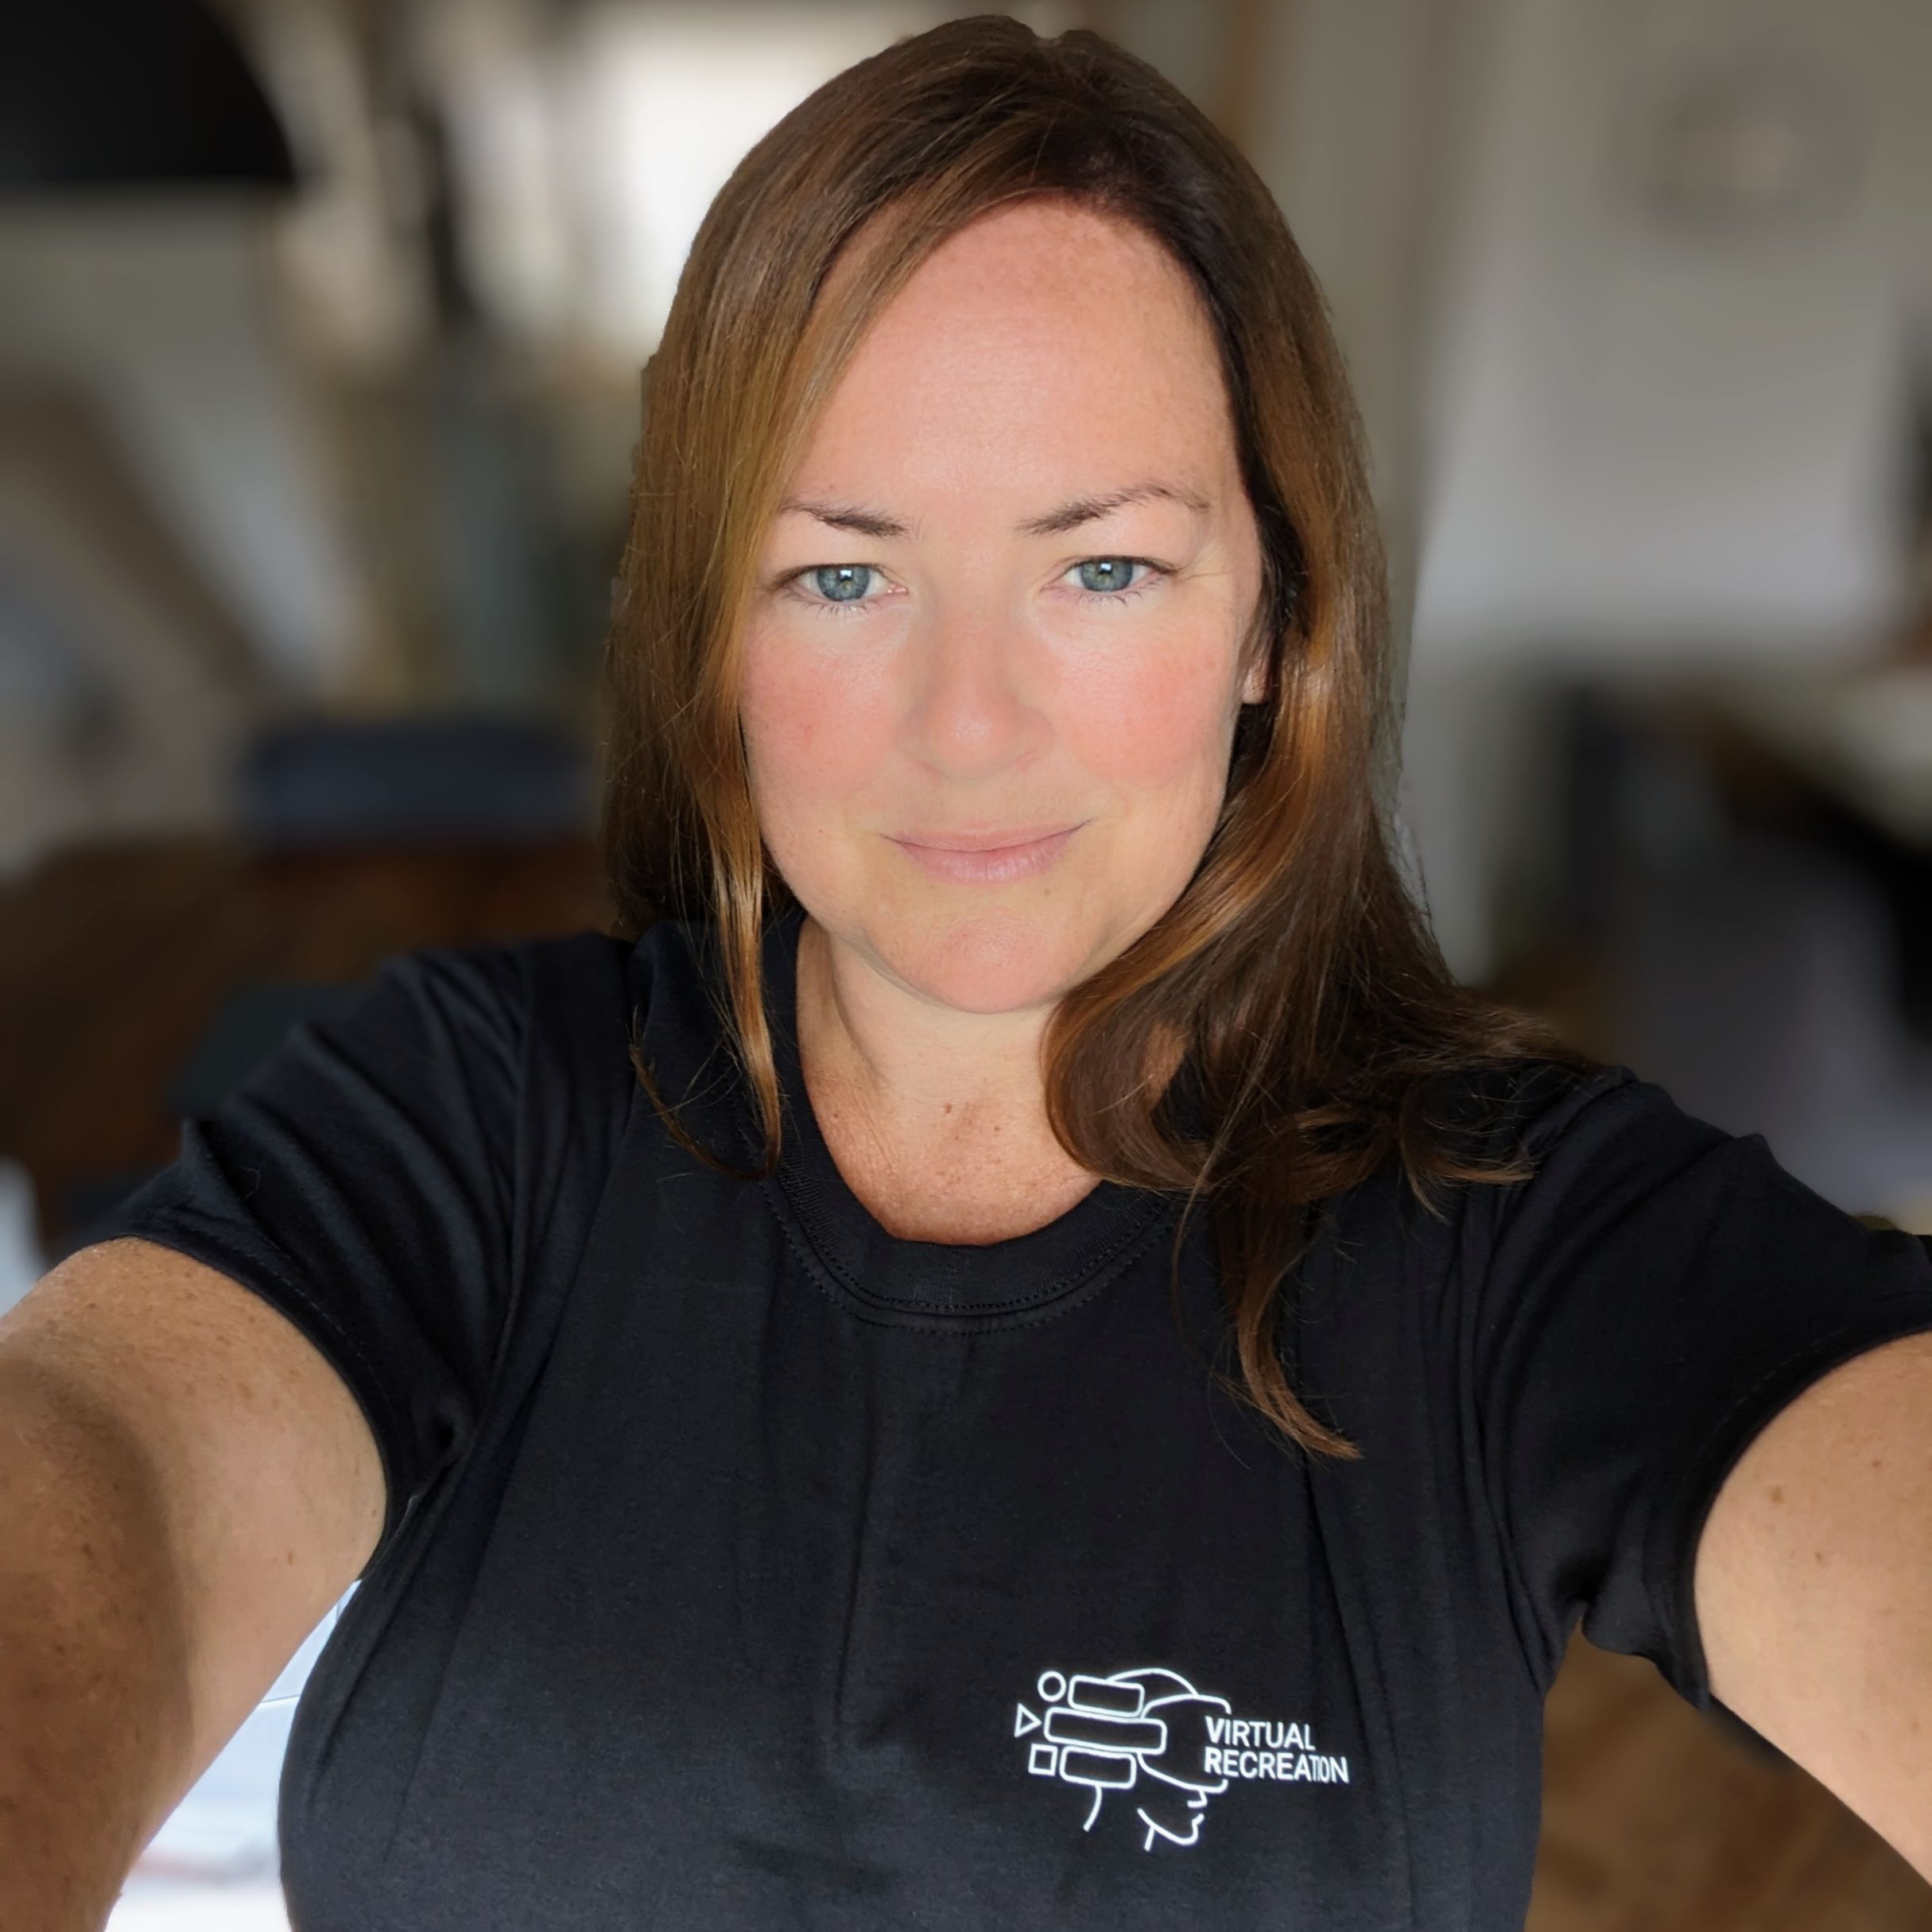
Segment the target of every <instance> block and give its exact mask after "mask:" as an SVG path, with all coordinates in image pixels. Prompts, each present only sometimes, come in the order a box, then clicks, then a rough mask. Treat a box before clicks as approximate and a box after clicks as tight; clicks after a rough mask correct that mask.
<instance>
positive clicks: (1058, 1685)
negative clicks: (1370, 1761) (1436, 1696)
mask: <svg viewBox="0 0 1932 1932" xmlns="http://www.w3.org/2000/svg"><path fill="white" fill-rule="evenodd" d="M1035 1688H1036V1690H1038V1694H1039V1697H1040V1701H1041V1702H1042V1704H1043V1705H1045V1706H1046V1709H1045V1710H1044V1711H1034V1710H1031V1709H1029V1708H1028V1707H1027V1706H1026V1705H1025V1704H1023V1703H1022V1704H1021V1705H1018V1706H1017V1707H1016V1708H1015V1709H1014V1717H1013V1735H1014V1736H1015V1737H1026V1736H1031V1735H1032V1734H1033V1733H1034V1732H1038V1733H1039V1735H1038V1736H1037V1737H1034V1741H1033V1743H1032V1744H1030V1746H1029V1747H1028V1748H1027V1754H1026V1768H1027V1770H1028V1771H1030V1772H1032V1774H1033V1775H1034V1776H1035V1777H1036V1778H1057V1779H1060V1780H1061V1782H1063V1783H1067V1784H1079V1785H1084V1786H1086V1787H1088V1789H1089V1790H1092V1793H1093V1802H1092V1804H1091V1805H1090V1806H1088V1809H1087V1818H1086V1821H1085V1823H1084V1824H1083V1825H1081V1827H1080V1829H1082V1830H1083V1831H1092V1829H1093V1826H1094V1821H1095V1820H1096V1819H1097V1818H1099V1817H1100V1807H1101V1805H1102V1803H1103V1802H1104V1800H1105V1798H1106V1796H1107V1794H1108V1792H1109V1791H1133V1792H1135V1793H1136V1794H1137V1795H1138V1798H1139V1802H1138V1803H1137V1804H1136V1805H1135V1811H1134V1815H1135V1817H1136V1818H1139V1820H1140V1821H1141V1824H1142V1825H1143V1826H1144V1827H1145V1829H1146V1836H1145V1837H1143V1839H1142V1841H1141V1849H1142V1850H1143V1851H1144V1852H1150V1851H1152V1850H1153V1849H1154V1840H1155V1839H1156V1838H1165V1839H1166V1841H1168V1842H1169V1843H1170V1845H1193V1844H1195V1843H1196V1842H1197V1841H1198V1840H1199V1838H1200V1837H1201V1818H1202V1817H1203V1816H1204V1815H1205V1812H1206V1810H1207V1806H1208V1799H1209V1798H1212V1797H1213V1796H1215V1795H1216V1794H1218V1793H1220V1792H1222V1791H1224V1790H1227V1789H1228V1784H1229V1783H1230V1782H1231V1781H1232V1779H1237V1778H1240V1779H1273V1780H1276V1781H1278V1782H1280V1783H1301V1782H1306V1783H1313V1784H1346V1783H1348V1759H1346V1758H1345V1757H1333V1756H1327V1755H1321V1754H1319V1753H1317V1752H1315V1751H1314V1750H1313V1740H1312V1739H1311V1737H1310V1736H1309V1728H1308V1726H1307V1725H1306V1724H1282V1723H1280V1722H1278V1721H1274V1720H1273V1719H1264V1718H1255V1717H1234V1716H1233V1715H1232V1713H1231V1711H1230V1707H1229V1705H1228V1700H1227V1699H1226V1698H1225V1697H1212V1696H1210V1695H1208V1694H1207V1693H1205V1692H1202V1691H1198V1690H1196V1689H1195V1688H1194V1686H1193V1685H1192V1684H1190V1683H1189V1682H1188V1681H1187V1679H1186V1678H1184V1677H1182V1676H1181V1674H1180V1673H1179V1672H1178V1671H1175V1670H1166V1669H1164V1668H1163V1667H1162V1666H1160V1665H1158V1664H1155V1665H1150V1666H1148V1667H1147V1668H1146V1669H1144V1670H1116V1671H1115V1672H1114V1674H1112V1675H1111V1677H1084V1676H1078V1675H1076V1676H1073V1677H1070V1678H1069V1676H1067V1675H1066V1674H1065V1673H1064V1672H1062V1671H1059V1670H1042V1672H1041V1673H1040V1677H1039V1682H1038V1684H1037V1686H1035ZM1143 1780H1151V1782H1146V1783H1143Z"/></svg>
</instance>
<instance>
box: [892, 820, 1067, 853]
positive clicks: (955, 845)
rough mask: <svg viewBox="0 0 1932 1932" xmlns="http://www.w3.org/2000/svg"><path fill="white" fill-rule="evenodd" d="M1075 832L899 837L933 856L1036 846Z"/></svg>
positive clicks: (1024, 828) (1047, 829) (1059, 828)
mask: <svg viewBox="0 0 1932 1932" xmlns="http://www.w3.org/2000/svg"><path fill="white" fill-rule="evenodd" d="M1072 829H1073V828H1072V827H1071V826H1069V825H1016V826H1012V827H1010V828H1007V830H1005V831H1003V832H902V833H900V834H898V840H899V843H900V844H902V845H923V846H925V848H927V850H928V851H930V852H1003V851H1005V850H1006V849H1007V847H1009V846H1013V845H1034V844H1038V842H1039V841H1040V840H1042V839H1050V838H1052V837H1053V836H1055V835H1056V834H1057V833H1059V832H1069V831H1071V830H1072Z"/></svg>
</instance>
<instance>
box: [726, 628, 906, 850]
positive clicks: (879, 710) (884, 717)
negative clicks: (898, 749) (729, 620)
mask: <svg viewBox="0 0 1932 1932" xmlns="http://www.w3.org/2000/svg"><path fill="white" fill-rule="evenodd" d="M741 715H742V716H743V720H744V731H745V747H746V752H747V756H748V758H750V761H751V783H752V788H753V790H754V792H755V793H756V795H757V803H758V810H759V813H760V814H761V816H763V815H764V814H765V813H766V812H767V811H769V813H770V815H771V817H772V818H774V819H778V818H782V817H786V816H790V815H796V814H799V813H805V812H809V811H810V809H812V807H813V805H814V804H816V803H817V802H820V801H828V800H832V799H836V798H839V797H844V796H846V795H847V794H848V793H852V792H853V791H855V790H857V789H859V788H860V787H861V786H863V784H864V783H865V782H866V781H867V778H869V777H870V776H871V775H872V774H875V773H876V772H877V770H878V769H879V762H880V760H881V759H882V758H883V757H884V756H885V751H886V743H887V740H888V739H889V737H890V730H891V724H890V717H891V713H890V696H889V693H888V692H886V690H885V689H884V688H883V685H881V684H880V682H879V680H877V679H876V678H868V677H865V676H863V675H862V674H859V673H857V672H856V671H854V672H852V673H848V674H845V675H840V674H839V673H836V672H835V671H833V670H832V668H831V667H830V666H829V665H828V664H827V663H826V661H824V659H823V658H817V657H815V656H809V655H808V654H805V653H803V652H799V653H796V654H793V661H791V662H789V663H788V662H787V661H786V654H785V653H784V651H783V650H782V649H781V648H778V647H776V646H774V647H772V648H763V647H762V646H761V644H760V642H759V641H758V640H757V639H753V640H751V641H750V642H748V644H747V650H746V657H745V665H744V684H743V698H742V707H741Z"/></svg>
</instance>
